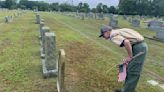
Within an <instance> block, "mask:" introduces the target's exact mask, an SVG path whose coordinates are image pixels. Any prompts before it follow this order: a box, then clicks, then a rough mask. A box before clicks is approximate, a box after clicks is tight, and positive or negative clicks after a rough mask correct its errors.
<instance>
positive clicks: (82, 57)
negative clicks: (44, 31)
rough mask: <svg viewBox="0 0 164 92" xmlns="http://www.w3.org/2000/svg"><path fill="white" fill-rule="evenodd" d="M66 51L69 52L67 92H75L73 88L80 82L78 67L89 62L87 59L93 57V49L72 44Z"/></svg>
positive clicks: (67, 55) (67, 54)
mask: <svg viewBox="0 0 164 92" xmlns="http://www.w3.org/2000/svg"><path fill="white" fill-rule="evenodd" d="M65 50H66V52H67V53H66V69H65V85H66V92H75V90H74V88H73V87H75V86H76V83H77V82H78V81H80V78H79V75H80V72H79V71H78V69H77V65H78V64H85V62H87V58H89V57H90V56H91V55H92V54H91V53H92V48H91V46H89V45H88V44H84V43H80V42H71V43H69V44H67V45H66V49H65Z"/></svg>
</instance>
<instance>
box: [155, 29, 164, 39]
mask: <svg viewBox="0 0 164 92" xmlns="http://www.w3.org/2000/svg"><path fill="white" fill-rule="evenodd" d="M156 38H157V39H160V40H164V30H163V31H158V32H157V34H156Z"/></svg>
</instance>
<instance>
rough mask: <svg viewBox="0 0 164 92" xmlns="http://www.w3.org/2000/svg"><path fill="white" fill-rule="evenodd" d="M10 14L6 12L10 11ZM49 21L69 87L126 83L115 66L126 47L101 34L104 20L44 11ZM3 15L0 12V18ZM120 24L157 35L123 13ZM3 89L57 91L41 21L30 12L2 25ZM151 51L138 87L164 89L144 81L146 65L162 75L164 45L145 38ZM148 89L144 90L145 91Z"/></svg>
mask: <svg viewBox="0 0 164 92" xmlns="http://www.w3.org/2000/svg"><path fill="white" fill-rule="evenodd" d="M8 14H9V13H7V15H8ZM40 14H41V17H42V18H43V19H44V20H45V25H46V26H48V27H50V30H51V31H52V32H55V34H56V36H57V37H56V39H57V48H58V49H65V52H66V61H65V62H66V71H65V87H66V92H113V90H114V89H118V88H121V87H122V83H118V82H117V68H113V69H112V70H111V71H109V72H107V71H108V70H110V69H111V68H112V67H113V65H115V64H119V63H121V59H122V58H123V57H125V56H126V50H125V49H124V48H119V47H118V46H117V45H115V44H113V43H111V42H109V41H107V40H104V39H100V38H98V35H99V29H100V27H101V26H102V24H106V25H108V18H105V20H92V19H87V20H84V21H82V20H80V19H77V18H73V17H69V16H64V15H61V14H54V13H45V12H41V13H40ZM3 16H5V15H4V14H2V13H0V18H2V17H3ZM119 20H120V21H119V26H120V27H128V28H133V29H136V30H137V31H139V32H140V33H141V34H143V35H150V36H153V35H155V32H153V31H149V30H147V29H145V28H144V27H145V25H144V24H143V25H142V27H141V28H134V27H131V26H130V24H129V23H128V22H127V21H125V20H123V19H122V18H121V17H120V16H119ZM0 28H1V29H0V33H1V34H0V35H1V36H0V54H1V55H0V72H1V75H0V87H1V89H0V92H56V90H57V89H56V78H50V79H43V77H42V67H41V61H40V54H39V53H40V52H39V49H40V46H39V40H38V35H39V26H38V25H37V24H35V15H34V13H32V12H28V13H26V14H24V15H23V16H20V17H19V18H17V19H15V20H14V21H13V22H12V23H9V24H2V25H0ZM145 40H146V42H147V43H148V46H149V54H148V57H147V60H146V62H145V67H144V71H143V74H142V76H141V79H140V82H139V85H138V87H137V91H138V92H162V91H163V90H162V89H161V88H159V87H157V88H156V87H152V86H151V85H150V84H148V83H146V81H147V80H148V79H155V78H154V77H151V76H149V73H147V71H146V70H145V69H149V70H151V71H153V72H155V73H156V74H157V75H159V76H161V77H164V75H163V74H164V71H162V70H163V67H164V63H163V61H164V59H163V57H164V50H163V47H164V44H163V43H161V42H156V41H152V40H149V39H145ZM145 90H146V91H145Z"/></svg>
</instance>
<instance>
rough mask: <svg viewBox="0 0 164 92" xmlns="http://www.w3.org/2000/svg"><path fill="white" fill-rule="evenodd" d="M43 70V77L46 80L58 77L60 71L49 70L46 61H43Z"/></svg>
mask: <svg viewBox="0 0 164 92" xmlns="http://www.w3.org/2000/svg"><path fill="white" fill-rule="evenodd" d="M42 69H43V77H44V78H49V77H54V76H57V73H58V69H55V70H47V68H46V64H45V59H42Z"/></svg>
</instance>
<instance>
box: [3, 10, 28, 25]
mask: <svg viewBox="0 0 164 92" xmlns="http://www.w3.org/2000/svg"><path fill="white" fill-rule="evenodd" d="M25 13H26V11H19V12H17V13H14V14H13V16H12V15H11V16H5V23H11V22H12V21H13V19H14V18H17V17H19V16H21V15H22V14H25Z"/></svg>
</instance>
